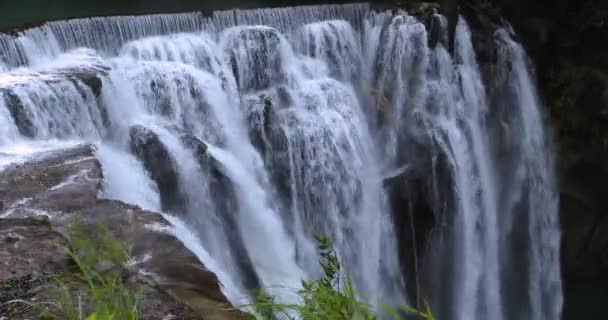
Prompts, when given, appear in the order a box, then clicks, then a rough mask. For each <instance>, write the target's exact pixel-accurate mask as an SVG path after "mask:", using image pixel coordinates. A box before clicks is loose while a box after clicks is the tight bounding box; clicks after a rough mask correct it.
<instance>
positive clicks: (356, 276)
mask: <svg viewBox="0 0 608 320" xmlns="http://www.w3.org/2000/svg"><path fill="white" fill-rule="evenodd" d="M511 32H512V31H510V29H509V28H508V27H505V28H504V29H499V30H497V31H496V34H495V41H496V48H497V57H498V58H497V63H496V66H495V68H494V69H495V74H494V75H493V78H492V79H493V80H492V82H493V83H488V79H484V77H483V76H482V72H481V68H480V65H479V64H478V62H477V58H476V53H475V50H474V46H473V43H472V31H471V29H470V28H469V26H468V25H467V23H466V21H465V19H464V18H462V17H460V18H459V20H458V23H457V27H456V33H455V40H454V48H453V52H450V50H449V49H448V46H447V43H448V42H449V41H448V40H447V34H448V32H447V21H446V18H445V17H443V16H441V15H435V16H433V17H432V18H431V23H430V25H429V26H427V25H425V23H423V22H421V21H419V20H418V19H417V18H415V17H413V16H411V15H409V14H408V13H407V12H405V11H395V12H389V11H387V12H374V11H371V10H370V7H369V5H367V4H353V5H329V6H309V7H293V8H278V9H258V10H245V11H240V10H230V11H221V12H215V13H213V14H212V15H210V16H204V15H203V14H201V13H186V14H173V15H153V16H127V17H103V18H89V19H77V20H69V21H55V22H49V23H46V24H44V25H41V26H39V27H36V28H32V29H29V30H24V31H22V32H20V33H18V34H17V35H4V34H0V152H4V153H6V154H13V153H15V152H17V150H21V149H22V148H21V146H23V145H37V144H40V145H44V144H45V143H48V142H49V141H87V142H93V143H96V144H98V145H99V151H98V157H99V159H100V160H101V162H102V164H103V166H104V168H106V169H105V170H106V171H109V172H110V173H111V174H109V175H108V176H107V177H106V181H105V184H104V190H105V195H104V196H106V197H109V198H113V199H120V200H123V201H126V202H129V203H133V204H136V205H140V206H142V207H143V208H146V209H150V210H158V211H162V212H163V213H164V214H165V215H166V216H167V217H168V219H170V220H171V221H172V222H173V223H174V224H176V225H177V226H178V227H179V228H181V229H184V230H187V232H186V231H185V232H184V234H183V236H182V238H181V240H182V241H184V242H185V243H186V244H187V246H188V247H189V248H193V250H196V252H197V254H198V255H199V257H201V258H202V259H203V260H205V261H203V262H204V263H205V264H206V265H207V266H209V267H210V268H211V269H212V270H213V271H214V272H216V273H217V274H218V277H219V279H220V280H221V282H222V284H223V286H224V291H225V292H226V294H227V295H228V297H229V298H230V299H231V301H232V302H233V303H235V304H237V305H242V304H243V303H246V302H247V301H249V299H250V297H249V296H248V293H250V292H251V290H254V289H258V288H266V289H267V290H268V291H269V292H270V293H271V294H275V295H277V296H278V297H279V299H280V301H282V302H285V303H291V302H297V297H296V296H295V295H294V292H295V290H297V288H299V286H300V280H301V279H310V278H315V277H318V276H320V274H321V270H320V267H319V266H318V260H317V249H316V245H315V241H314V236H315V235H318V234H325V235H328V236H330V238H331V239H332V241H333V243H334V245H335V249H336V251H337V254H338V255H339V257H340V259H341V261H342V263H343V264H344V267H345V269H346V270H348V272H349V274H350V275H351V277H352V279H353V281H354V284H355V287H356V289H357V290H358V291H359V292H360V293H361V295H362V296H363V297H365V298H366V299H367V300H368V301H369V302H370V303H372V304H374V305H380V304H382V303H388V304H392V303H395V304H406V303H415V302H416V301H418V300H419V297H417V296H416V295H417V294H419V295H420V296H424V297H425V298H427V299H429V300H430V302H431V305H432V307H433V310H435V312H436V313H437V318H438V319H455V320H465V319H466V320H471V319H472V320H475V319H478V320H485V319H492V320H502V319H533V320H537V319H538V320H540V319H555V320H557V319H559V318H560V314H561V305H562V296H561V281H560V270H559V241H560V240H559V238H560V231H559V227H558V217H557V201H558V200H557V191H556V179H555V176H554V174H555V173H554V171H555V169H554V164H553V159H552V155H551V150H550V148H549V147H548V145H547V137H546V133H545V131H544V128H543V118H542V110H541V105H540V102H539V99H538V97H537V93H536V88H535V86H534V82H533V80H532V77H531V75H530V73H529V70H528V66H527V65H526V54H525V51H524V50H523V48H522V47H521V45H520V44H518V43H517V42H516V41H514V40H513V36H512V34H511ZM395 179H401V180H399V181H400V182H399V183H401V186H403V184H405V185H406V187H407V188H404V189H403V190H402V189H397V190H396V191H395V192H396V193H395V192H389V191H390V190H389V188H390V187H389V186H388V182H389V180H395ZM415 180H419V181H423V187H420V188H418V189H419V190H418V191H420V193H421V194H422V198H424V199H425V201H427V202H429V207H430V209H429V212H428V215H429V217H426V218H428V219H430V220H432V221H434V224H433V226H432V228H430V229H429V230H431V231H430V232H428V234H424V235H422V237H421V236H419V235H416V232H419V233H423V232H424V230H413V233H414V235H413V237H412V238H407V237H404V236H403V235H404V234H407V232H410V231H407V230H410V229H412V228H413V229H415V226H416V222H415V221H413V218H412V217H409V216H408V217H406V216H405V215H407V213H406V212H402V211H400V210H399V208H398V207H397V206H396V205H395V202H394V201H393V199H392V198H393V197H394V195H395V194H398V195H399V192H405V189H408V190H409V188H415V187H414V182H413V181H415ZM393 191H394V190H393ZM400 196H401V195H400ZM404 219H405V220H404ZM408 219H410V220H408ZM400 221H410V222H411V225H407V226H404V225H403V224H402V223H400ZM404 228H405V229H404ZM406 229H407V230H406ZM404 230H406V231H404ZM405 239H410V240H411V239H423V240H425V241H424V243H414V244H411V243H408V241H406V240H405ZM416 246H422V247H423V248H422V249H421V250H414V252H413V254H411V255H407V254H406V255H404V254H403V252H410V253H411V251H407V250H406V251H403V250H404V248H411V247H416ZM408 250H409V249H408ZM408 261H410V262H408ZM411 261H413V263H412V262H411ZM411 266H414V267H415V268H414V270H412V268H410V267H411ZM412 275H413V276H412ZM412 279H416V284H415V285H414V284H413V283H410V282H411V281H412ZM413 287H416V290H412V288H413Z"/></svg>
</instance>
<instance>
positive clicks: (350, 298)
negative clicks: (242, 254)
mask: <svg viewBox="0 0 608 320" xmlns="http://www.w3.org/2000/svg"><path fill="white" fill-rule="evenodd" d="M316 240H317V243H318V249H319V252H320V262H319V263H320V265H321V268H322V269H323V273H324V276H323V277H322V278H321V279H319V280H316V281H302V289H300V290H299V291H298V292H297V294H298V296H299V298H300V300H301V303H299V304H280V303H277V302H276V299H274V297H272V296H270V295H268V294H267V293H266V292H265V291H261V292H260V293H258V294H257V296H256V302H255V303H254V304H252V305H251V306H250V307H252V309H253V310H254V312H253V316H254V318H255V319H256V320H273V319H274V317H275V316H284V317H286V318H287V319H302V320H353V319H356V320H376V319H378V317H379V316H378V312H377V311H376V310H374V308H373V307H372V306H370V305H369V304H367V303H365V302H363V301H361V299H360V298H359V297H358V295H357V293H356V292H355V290H354V288H353V285H352V281H351V280H350V278H349V277H348V276H347V275H346V276H343V277H342V278H341V277H340V274H341V265H340V261H339V259H338V257H337V255H336V254H335V252H334V251H333V247H332V244H331V242H330V240H329V239H328V238H327V237H317V238H316ZM383 309H384V311H385V312H386V314H388V315H389V316H392V317H393V318H395V320H402V319H405V318H406V317H405V316H403V315H402V314H405V313H406V314H408V315H409V316H413V317H415V319H425V320H433V315H432V313H431V310H430V307H429V305H428V304H425V309H424V310H423V311H420V310H417V309H415V308H411V307H398V308H396V309H393V308H390V307H388V306H384V307H383Z"/></svg>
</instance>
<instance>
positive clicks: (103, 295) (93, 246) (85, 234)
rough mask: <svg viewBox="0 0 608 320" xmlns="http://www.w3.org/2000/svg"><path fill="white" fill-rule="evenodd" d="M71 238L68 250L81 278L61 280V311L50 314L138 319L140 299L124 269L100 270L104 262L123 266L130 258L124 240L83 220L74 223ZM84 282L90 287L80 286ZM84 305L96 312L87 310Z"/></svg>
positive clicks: (77, 319) (82, 319)
mask: <svg viewBox="0 0 608 320" xmlns="http://www.w3.org/2000/svg"><path fill="white" fill-rule="evenodd" d="M92 231H93V232H92ZM67 240H68V248H67V254H68V256H69V258H70V259H71V261H72V262H73V263H74V265H75V267H76V270H75V278H76V279H75V280H77V281H74V277H69V276H68V277H63V278H62V279H61V280H58V283H59V286H60V288H61V289H60V290H61V297H60V298H59V301H57V302H56V305H58V307H59V308H58V309H60V313H61V314H60V315H56V314H49V312H47V313H46V315H47V316H50V317H52V318H56V319H69V320H138V319H139V311H138V302H139V301H138V299H137V297H136V295H135V294H134V293H132V292H131V291H130V290H129V289H128V288H127V287H126V286H125V284H124V282H123V280H122V275H121V273H120V272H116V271H114V272H112V271H107V270H106V271H103V270H99V269H100V266H102V265H103V264H106V265H110V266H121V265H122V264H124V263H125V262H126V260H127V258H128V257H127V253H126V250H125V249H124V248H123V246H122V244H121V243H120V242H119V241H118V240H117V239H116V238H115V237H114V236H113V235H112V234H111V232H110V231H109V230H108V229H107V228H106V227H104V226H101V225H99V226H97V227H96V228H95V229H94V230H90V228H87V227H85V226H84V225H83V224H82V223H81V222H80V221H74V222H73V223H71V224H70V226H69V227H68V230H67ZM82 282H84V283H86V288H84V289H83V290H80V289H78V288H80V287H81V286H80V285H79V283H82ZM74 288H77V289H74ZM75 300H76V301H75ZM88 306H90V307H89V308H87V307H88ZM83 309H91V310H92V312H90V313H88V314H84V311H83Z"/></svg>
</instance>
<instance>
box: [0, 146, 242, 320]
mask: <svg viewBox="0 0 608 320" xmlns="http://www.w3.org/2000/svg"><path fill="white" fill-rule="evenodd" d="M94 151H95V150H94V147H92V146H90V145H84V146H77V147H74V148H71V149H67V150H62V151H54V152H52V153H50V154H45V155H41V156H39V157H38V158H36V159H35V160H33V161H30V162H26V163H25V164H21V165H17V166H12V167H9V168H7V169H6V170H4V171H3V172H0V199H1V200H2V202H3V203H4V205H3V207H2V209H1V210H0V217H2V218H1V219H0V261H1V262H0V279H1V280H0V284H1V285H2V288H1V289H0V299H1V300H0V303H1V304H2V307H0V315H1V316H4V315H7V316H9V318H10V319H25V318H27V319H37V318H36V317H35V314H34V313H33V311H32V310H31V308H24V307H23V305H22V304H21V305H20V304H6V302H8V301H12V300H15V299H23V300H26V301H48V300H47V299H52V297H49V296H48V292H49V291H48V289H49V288H50V287H52V283H53V282H52V281H50V280H51V279H52V278H51V277H52V276H54V275H57V274H59V273H62V272H66V271H67V270H69V269H67V264H66V258H67V257H66V254H65V244H66V240H65V238H64V235H63V234H64V233H65V232H66V227H67V226H68V225H69V224H70V223H71V222H72V221H74V219H78V220H79V221H82V223H83V225H84V226H85V227H86V228H94V227H96V226H98V225H100V224H101V225H104V226H106V227H107V228H108V230H109V231H110V232H111V233H112V234H113V235H114V236H115V237H116V238H117V239H118V240H119V241H120V242H121V243H122V245H123V246H124V247H125V249H126V250H127V252H128V256H129V260H128V263H127V265H125V266H122V268H124V270H125V271H124V272H126V273H127V278H128V279H130V280H129V281H128V285H129V286H130V287H132V288H134V290H137V292H140V293H141V297H142V299H143V304H142V306H141V313H142V319H162V318H165V317H170V316H175V317H177V319H210V320H211V319H219V320H227V319H231V320H232V319H245V317H246V316H245V315H244V314H243V313H241V312H240V311H237V310H236V309H234V308H233V307H232V306H230V304H229V303H228V301H227V299H226V297H225V296H224V295H223V293H222V292H221V290H220V284H219V281H218V279H217V277H216V276H215V275H214V274H213V273H212V272H210V271H209V270H207V269H206V268H205V266H204V265H203V264H202V263H201V262H200V261H199V260H198V258H197V257H196V256H195V255H194V254H193V253H192V252H190V251H188V250H187V249H186V247H185V246H184V245H183V244H182V243H181V242H180V241H179V240H178V239H177V238H176V237H175V236H174V235H173V231H172V226H171V225H170V224H169V223H168V222H167V221H166V220H165V219H164V218H163V217H162V216H161V215H160V214H158V213H153V212H148V211H144V210H142V209H140V208H138V207H135V206H131V205H127V204H124V203H121V202H118V201H112V200H104V199H99V198H98V197H97V195H98V193H99V192H100V191H101V189H100V187H101V181H102V179H103V177H102V171H101V165H100V163H99V162H98V161H97V160H96V159H95V153H94ZM91 230H93V229H91ZM32 299H36V300H32Z"/></svg>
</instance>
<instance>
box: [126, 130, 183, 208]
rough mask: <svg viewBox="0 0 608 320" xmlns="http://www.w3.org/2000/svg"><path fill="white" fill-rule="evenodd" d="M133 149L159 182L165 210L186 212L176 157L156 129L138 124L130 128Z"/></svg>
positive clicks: (151, 175) (153, 178)
mask: <svg viewBox="0 0 608 320" xmlns="http://www.w3.org/2000/svg"><path fill="white" fill-rule="evenodd" d="M130 137H131V150H132V151H133V153H134V154H135V155H136V156H137V157H138V158H139V160H141V161H142V162H143V164H144V167H145V168H146V170H147V171H148V173H149V174H150V177H151V178H152V180H154V182H156V183H157V185H158V189H159V192H160V197H161V205H162V208H163V211H169V212H174V213H179V212H184V209H185V201H184V198H183V195H182V193H181V192H180V188H179V178H178V174H177V171H176V169H175V168H176V166H175V165H174V161H175V160H174V159H173V158H172V157H171V155H170V154H169V151H168V150H167V147H166V146H165V145H164V144H163V143H162V141H160V138H159V137H158V135H157V134H156V133H154V131H152V130H150V129H148V128H146V127H143V126H140V125H136V126H133V127H131V129H130Z"/></svg>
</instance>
